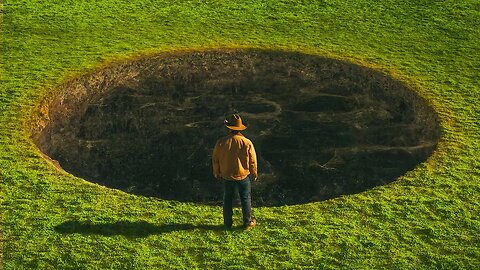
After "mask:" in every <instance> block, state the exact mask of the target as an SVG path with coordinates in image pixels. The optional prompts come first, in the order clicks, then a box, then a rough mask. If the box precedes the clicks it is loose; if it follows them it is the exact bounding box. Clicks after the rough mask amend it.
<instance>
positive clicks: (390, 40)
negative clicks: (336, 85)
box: [0, 0, 480, 269]
mask: <svg viewBox="0 0 480 270" xmlns="http://www.w3.org/2000/svg"><path fill="white" fill-rule="evenodd" d="M0 9H1V13H0V16H1V28H0V31H1V32H0V34H1V35H0V42H1V43H0V44H1V45H0V57H1V58H0V59H1V62H0V65H1V66H0V67H1V73H0V76H1V77H0V79H1V81H0V83H1V84H0V87H1V88H0V179H1V242H0V243H1V251H2V260H3V261H2V263H3V267H4V269H196V268H198V269H209V268H211V269H382V268H386V269H478V268H480V245H479V243H480V161H479V157H478V156H479V153H480V124H479V123H480V121H479V118H480V99H479V98H478V96H479V95H480V38H479V37H480V3H479V2H478V1H476V0H460V1H454V0H446V1H431V0H395V1H394V0H379V1H373V0H355V1H354V0H347V1H340V0H311V1H302V0H298V1H287V0H283V1H272V0H266V1H260V0H246V1H230V0H226V1H219V0H210V1H209V0H192V1H186V0H182V1H173V0H164V1H153V0H139V1H120V0H99V1H93V0H75V1H72V0H65V1H53V0H41V1H40V0H28V1H25V0H17V1H13V0H5V1H4V2H3V3H1V4H0ZM219 47H254V48H270V49H278V50H287V51H300V52H305V53H309V54H316V55H324V56H329V57H333V58H337V59H343V60H347V61H350V62H354V63H358V64H362V65H365V66H369V67H372V68H375V69H378V70H382V71H384V72H385V73H388V74H390V75H391V76H393V77H395V78H398V79H400V80H402V81H404V82H406V83H407V84H409V85H411V86H412V87H413V88H414V89H415V90H416V91H417V92H418V93H419V94H420V95H421V96H422V97H424V98H426V99H427V100H428V101H429V103H430V104H431V106H432V107H433V108H434V109H435V110H436V111H437V112H438V114H439V116H440V120H441V126H442V139H441V141H440V143H439V146H438V149H437V151H436V152H435V153H434V154H433V155H432V156H431V158H429V159H428V160H427V161H426V162H424V163H422V164H420V165H419V166H417V168H415V169H414V170H413V171H410V172H408V173H407V174H406V175H404V176H402V177H400V178H399V179H398V180H397V181H395V182H394V183H391V184H389V185H387V186H382V187H377V188H374V189H372V190H370V191H367V192H363V193H360V194H356V195H350V196H343V197H339V198H336V199H332V200H328V201H323V202H317V203H310V204H304V205H296V206H282V207H263V208H255V209H254V214H255V216H257V218H258V221H259V226H258V227H256V228H254V229H253V230H252V231H250V232H244V231H243V230H239V229H235V230H232V231H225V230H223V229H222V228H221V226H220V225H221V223H222V219H221V209H220V207H214V206H202V205H196V204H192V203H179V202H174V201H164V200H160V199H154V198H145V197H141V196H134V195H130V194H126V193H123V192H120V191H116V190H112V189H108V188H105V187H102V186H99V185H95V184H92V183H89V182H86V181H84V180H82V179H79V178H76V177H74V176H72V175H70V174H68V173H66V172H63V171H59V170H57V169H55V167H54V166H52V165H51V164H50V163H49V162H47V161H46V160H45V159H44V158H43V157H42V156H41V154H40V152H39V150H38V149H37V148H36V147H35V146H34V144H33V143H32V142H31V140H30V139H29V135H30V126H31V125H32V120H31V119H34V116H35V112H36V109H37V108H36V104H38V103H39V102H40V100H42V99H43V98H44V97H46V96H48V95H49V94H50V93H51V92H52V91H54V88H55V86H56V85H58V84H60V83H61V82H63V81H65V80H68V79H69V78H73V77H75V76H78V75H80V74H83V73H85V72H87V71H88V70H91V69H93V68H95V67H99V66H105V65H108V63H111V62H114V61H116V60H118V59H125V58H130V57H135V56H136V55H141V54H148V53H154V52H162V51H172V50H185V49H204V48H219ZM213 143H214V142H212V144H213ZM260 166H261V164H260ZM212 180H213V179H212ZM235 216H236V217H237V220H236V221H235V222H236V223H239V222H240V220H239V218H240V212H239V209H236V212H235Z"/></svg>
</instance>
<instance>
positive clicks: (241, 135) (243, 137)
mask: <svg viewBox="0 0 480 270" xmlns="http://www.w3.org/2000/svg"><path fill="white" fill-rule="evenodd" d="M235 138H238V140H240V141H243V142H245V143H247V144H253V143H252V141H251V140H250V139H249V138H247V137H245V136H244V135H243V134H240V135H238V136H235Z"/></svg>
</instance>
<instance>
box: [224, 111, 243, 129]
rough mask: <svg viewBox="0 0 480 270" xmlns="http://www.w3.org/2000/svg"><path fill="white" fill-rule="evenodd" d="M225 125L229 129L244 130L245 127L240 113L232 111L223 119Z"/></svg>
mask: <svg viewBox="0 0 480 270" xmlns="http://www.w3.org/2000/svg"><path fill="white" fill-rule="evenodd" d="M225 126H226V127H227V128H228V129H231V130H237V131H240V130H245V129H246V128H247V127H246V126H245V125H244V124H243V123H242V118H241V117H240V115H238V114H236V113H234V114H231V115H229V116H228V117H227V118H226V119H225Z"/></svg>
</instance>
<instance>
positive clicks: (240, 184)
mask: <svg viewBox="0 0 480 270" xmlns="http://www.w3.org/2000/svg"><path fill="white" fill-rule="evenodd" d="M224 181H225V192H224V194H223V224H225V226H227V227H231V226H232V224H233V221H232V216H233V196H234V194H235V190H238V194H239V195H240V201H241V203H242V214H243V225H248V224H250V222H251V221H252V216H251V212H252V199H251V196H250V193H251V190H252V184H251V182H252V181H251V178H250V176H247V177H246V178H245V179H243V180H224Z"/></svg>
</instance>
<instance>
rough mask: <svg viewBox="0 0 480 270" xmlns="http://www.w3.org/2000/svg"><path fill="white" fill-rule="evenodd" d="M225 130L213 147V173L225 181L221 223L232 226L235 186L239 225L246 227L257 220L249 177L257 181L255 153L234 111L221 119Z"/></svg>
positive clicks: (248, 228) (228, 226)
mask: <svg viewBox="0 0 480 270" xmlns="http://www.w3.org/2000/svg"><path fill="white" fill-rule="evenodd" d="M225 126H226V127H227V128H228V129H229V131H230V132H229V134H228V135H227V136H225V137H223V138H221V139H219V140H218V141H217V143H216V144H215V148H214V149H213V155H212V165H213V175H214V176H215V178H217V179H219V180H223V181H224V182H225V191H224V196H223V223H224V224H225V226H226V227H227V228H231V227H232V223H233V221H232V215H233V209H232V208H233V205H232V204H233V196H234V193H235V190H238V193H239V195H240V200H241V202H242V214H243V226H244V227H245V229H247V230H250V229H251V228H252V227H254V226H255V225H256V224H257V221H256V220H255V218H253V217H252V215H251V211H252V202H251V196H250V193H251V181H257V155H256V153H255V148H254V147H253V143H252V141H250V140H249V139H247V138H246V137H245V136H243V134H241V133H240V131H242V130H245V129H246V128H247V127H246V126H245V125H244V124H243V123H242V118H240V115H238V114H232V115H229V116H228V117H227V118H226V119H225Z"/></svg>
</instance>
